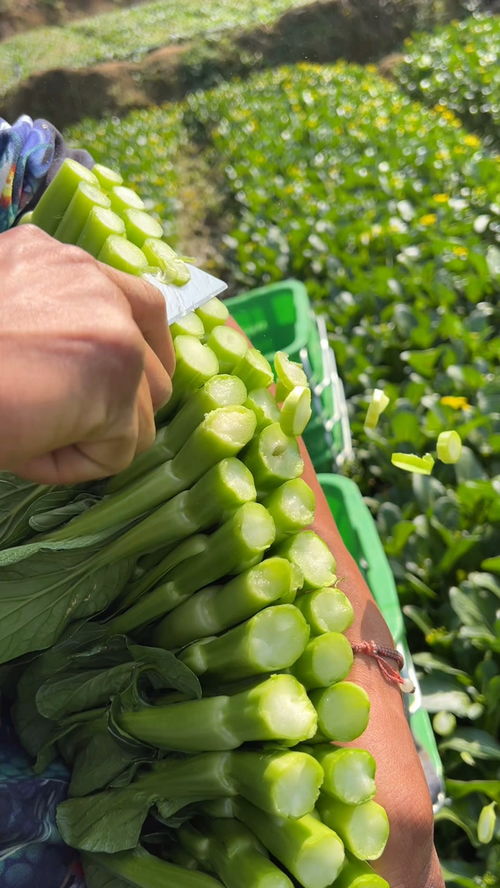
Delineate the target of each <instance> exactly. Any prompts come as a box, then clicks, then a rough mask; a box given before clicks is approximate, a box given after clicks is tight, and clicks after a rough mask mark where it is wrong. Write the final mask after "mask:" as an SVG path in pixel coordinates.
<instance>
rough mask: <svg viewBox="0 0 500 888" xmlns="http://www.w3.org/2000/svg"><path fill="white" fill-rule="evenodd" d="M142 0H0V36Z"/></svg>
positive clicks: (91, 14)
mask: <svg viewBox="0 0 500 888" xmlns="http://www.w3.org/2000/svg"><path fill="white" fill-rule="evenodd" d="M140 2H144V0H133V2H127V0H0V40H6V39H7V38H8V37H12V36H13V34H18V33H19V32H20V31H29V30H30V29H31V28H39V27H41V26H43V25H64V23H65V22H70V21H73V20H75V19H79V18H86V17H87V16H93V15H98V14H99V13H100V12H112V11H113V10H116V9H118V8H119V7H123V6H136V5H137V4H138V3H140Z"/></svg>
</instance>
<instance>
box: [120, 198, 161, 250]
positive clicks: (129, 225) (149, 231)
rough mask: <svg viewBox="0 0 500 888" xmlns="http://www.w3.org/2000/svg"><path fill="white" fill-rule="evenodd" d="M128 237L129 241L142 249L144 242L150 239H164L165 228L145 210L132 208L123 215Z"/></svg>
mask: <svg viewBox="0 0 500 888" xmlns="http://www.w3.org/2000/svg"><path fill="white" fill-rule="evenodd" d="M122 218H123V221H124V222H125V228H126V231H127V237H128V239H129V241H131V242H132V243H133V244H135V245H136V246H137V247H142V245H143V243H144V241H145V240H146V239H147V238H148V237H157V238H161V237H163V228H162V227H161V225H160V223H159V222H157V221H156V219H153V217H152V216H150V215H149V213H146V212H145V210H139V209H135V208H133V207H130V208H129V209H127V210H124V212H123V214H122Z"/></svg>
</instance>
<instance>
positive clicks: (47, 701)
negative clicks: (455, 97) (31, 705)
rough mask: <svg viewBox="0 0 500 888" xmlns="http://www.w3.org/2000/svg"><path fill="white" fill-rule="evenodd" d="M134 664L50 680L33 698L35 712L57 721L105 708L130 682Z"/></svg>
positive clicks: (76, 673)
mask: <svg viewBox="0 0 500 888" xmlns="http://www.w3.org/2000/svg"><path fill="white" fill-rule="evenodd" d="M135 669H137V667H136V665H135V664H134V663H121V664H120V665H118V666H114V667H112V668H111V669H106V670H102V669H89V670H81V671H79V672H75V673H74V674H73V675H66V676H64V677H62V678H58V677H55V678H52V679H49V680H48V681H46V682H44V684H43V685H42V686H41V687H40V688H39V690H38V692H37V695H36V705H37V708H38V711H39V713H40V714H41V715H43V716H45V718H51V719H54V720H58V719H61V718H65V716H67V715H71V714H72V713H74V712H79V711H80V710H82V709H94V708H96V707H98V706H103V705H105V704H106V703H107V702H108V701H109V700H110V699H111V697H113V696H114V695H115V694H118V693H120V691H122V690H123V689H124V688H125V687H127V685H128V684H130V681H131V680H132V674H133V672H134V670H135Z"/></svg>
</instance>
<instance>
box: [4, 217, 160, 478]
mask: <svg viewBox="0 0 500 888" xmlns="http://www.w3.org/2000/svg"><path fill="white" fill-rule="evenodd" d="M0 274H1V291H0V356H1V374H0V427H1V430H2V432H1V435H0V469H2V470H7V471H11V472H14V473H15V474H17V475H19V476H21V477H24V478H27V479H29V480H32V481H35V482H37V483H42V484H69V483H78V482H84V481H88V480H92V479H97V478H103V477H106V476H108V475H112V474H114V473H116V472H119V471H120V470H121V469H123V468H125V467H126V466H127V465H128V464H129V463H130V462H131V461H132V459H133V457H134V456H135V454H136V453H139V452H140V451H142V450H144V449H146V448H147V447H149V446H150V445H151V444H152V442H153V440H154V435H155V425H154V413H155V412H156V410H158V408H159V407H160V406H161V405H162V404H164V403H165V402H166V401H167V400H168V398H169V397H170V394H171V380H170V377H171V376H172V374H173V371H174V366H175V359H174V352H173V347H172V341H171V338H170V333H169V329H168V326H167V317H166V308H165V302H164V299H163V297H162V295H161V294H160V293H159V291H157V290H156V289H155V287H153V286H152V285H151V284H148V283H147V282H146V281H143V280H142V279H140V278H138V277H134V276H132V275H128V274H124V273H123V272H119V271H116V270H115V269H113V268H110V267H109V266H107V265H104V264H102V263H100V262H97V261H96V260H95V259H93V258H92V257H91V256H89V255H88V254H87V253H85V252H84V251H83V250H80V249H79V248H78V247H71V246H67V245H64V244H61V243H59V242H58V241H56V240H54V239H53V238H52V237H50V236H49V235H47V234H45V232H43V231H41V230H40V229H39V228H36V227H35V226H32V225H23V226H21V227H19V228H15V229H12V230H11V231H7V232H5V233H3V234H1V235H0Z"/></svg>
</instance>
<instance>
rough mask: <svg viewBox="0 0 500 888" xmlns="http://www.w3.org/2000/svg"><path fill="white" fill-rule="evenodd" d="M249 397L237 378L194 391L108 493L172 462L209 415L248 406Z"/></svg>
mask: <svg viewBox="0 0 500 888" xmlns="http://www.w3.org/2000/svg"><path fill="white" fill-rule="evenodd" d="M245 398H246V389H245V386H244V385H243V383H242V382H241V380H240V379H238V378H237V377H236V376H227V375H223V374H221V375H217V376H213V377H212V378H211V379H209V380H208V381H207V382H206V383H205V384H204V385H203V386H202V387H201V388H200V389H198V390H197V391H195V392H193V394H192V395H191V397H190V398H189V399H188V400H187V401H186V402H185V404H183V406H182V407H181V408H180V409H179V410H178V411H177V413H176V414H175V416H174V417H172V419H171V420H170V422H169V423H168V425H166V426H164V427H163V428H161V429H160V430H159V432H158V434H157V436H156V440H155V443H154V444H153V446H152V447H150V448H149V450H146V451H144V453H141V454H139V456H137V457H136V458H135V459H134V461H133V463H132V465H130V466H129V467H128V468H126V469H124V470H123V471H122V472H119V473H118V475H115V476H114V478H111V480H110V481H109V482H108V484H107V488H106V491H107V492H108V493H113V492H114V491H116V490H121V488H122V487H125V486H126V485H128V484H130V483H131V482H132V481H135V480H137V478H140V477H142V476H143V475H144V474H145V473H146V472H147V471H149V470H151V469H154V468H156V466H159V465H161V463H164V462H166V461H167V460H169V459H172V457H174V456H175V455H176V454H177V453H178V452H179V450H180V449H181V447H183V445H184V444H185V443H186V441H187V440H188V438H189V436H190V435H191V434H192V433H193V432H194V430H195V429H196V428H197V426H199V425H200V424H201V423H202V422H203V420H204V419H205V417H206V415H207V413H210V412H211V411H213V410H217V409H218V408H220V407H239V406H241V405H242V404H244V402H245Z"/></svg>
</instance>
